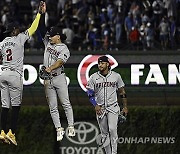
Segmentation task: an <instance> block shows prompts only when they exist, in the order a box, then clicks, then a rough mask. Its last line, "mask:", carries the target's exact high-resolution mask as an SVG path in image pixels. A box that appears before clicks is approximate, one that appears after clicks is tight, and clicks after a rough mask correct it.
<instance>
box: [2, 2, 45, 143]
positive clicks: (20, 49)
mask: <svg viewBox="0 0 180 154" xmlns="http://www.w3.org/2000/svg"><path fill="white" fill-rule="evenodd" d="M45 11H46V5H45V3H44V2H40V6H39V11H38V13H37V15H36V18H35V19H34V21H33V23H32V25H31V27H30V28H28V29H27V30H26V31H25V32H22V33H20V30H19V25H18V24H16V23H9V24H8V25H7V27H6V31H5V32H4V33H6V34H7V36H8V37H6V38H5V39H4V40H3V41H2V42H0V53H1V56H2V72H1V74H0V88H1V102H2V109H1V134H0V140H2V141H3V142H5V143H13V144H14V145H17V142H16V137H15V133H16V126H17V121H18V114H19V111H20V106H21V100H22V91H23V80H22V77H23V59H24V44H25V42H26V41H27V40H28V39H29V38H30V36H32V34H34V32H35V31H36V29H37V27H38V24H39V20H40V17H41V14H43V13H44V12H45ZM10 107H12V114H11V115H12V116H11V126H10V129H9V131H8V132H7V130H6V124H7V117H8V111H9V109H10ZM6 132H7V134H6Z"/></svg>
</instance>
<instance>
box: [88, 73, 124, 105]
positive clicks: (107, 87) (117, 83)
mask: <svg viewBox="0 0 180 154" xmlns="http://www.w3.org/2000/svg"><path fill="white" fill-rule="evenodd" d="M121 87H124V82H123V80H122V78H121V75H120V74H118V73H116V72H114V71H109V73H108V74H107V76H106V77H104V76H103V75H101V74H100V72H96V73H94V74H92V75H91V76H90V79H89V81H88V84H87V86H86V88H87V89H92V90H94V92H95V99H96V102H97V104H98V105H104V106H110V105H112V104H114V103H116V102H117V92H116V91H117V90H118V88H121Z"/></svg>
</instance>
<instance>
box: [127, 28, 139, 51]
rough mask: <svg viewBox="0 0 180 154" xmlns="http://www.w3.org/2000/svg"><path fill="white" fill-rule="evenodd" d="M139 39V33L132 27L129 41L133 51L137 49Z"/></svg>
mask: <svg viewBox="0 0 180 154" xmlns="http://www.w3.org/2000/svg"><path fill="white" fill-rule="evenodd" d="M139 38H140V33H139V31H138V29H137V27H132V30H131V31H130V33H129V40H130V43H131V45H132V49H133V50H138V49H139Z"/></svg>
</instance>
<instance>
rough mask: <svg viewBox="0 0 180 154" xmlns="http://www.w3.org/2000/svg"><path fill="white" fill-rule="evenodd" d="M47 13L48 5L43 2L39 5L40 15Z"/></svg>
mask: <svg viewBox="0 0 180 154" xmlns="http://www.w3.org/2000/svg"><path fill="white" fill-rule="evenodd" d="M45 12H46V3H45V2H43V1H41V2H40V3H39V13H40V14H43V13H45Z"/></svg>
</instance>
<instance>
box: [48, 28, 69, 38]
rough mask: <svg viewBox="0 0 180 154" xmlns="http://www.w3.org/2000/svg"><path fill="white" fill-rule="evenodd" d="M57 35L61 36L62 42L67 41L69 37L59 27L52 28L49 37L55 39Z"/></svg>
mask: <svg viewBox="0 0 180 154" xmlns="http://www.w3.org/2000/svg"><path fill="white" fill-rule="evenodd" d="M55 35H60V37H61V40H62V41H64V40H66V38H67V36H66V35H65V34H63V33H62V30H61V29H60V28H59V27H52V28H51V29H50V31H49V36H50V37H53V36H55Z"/></svg>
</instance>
